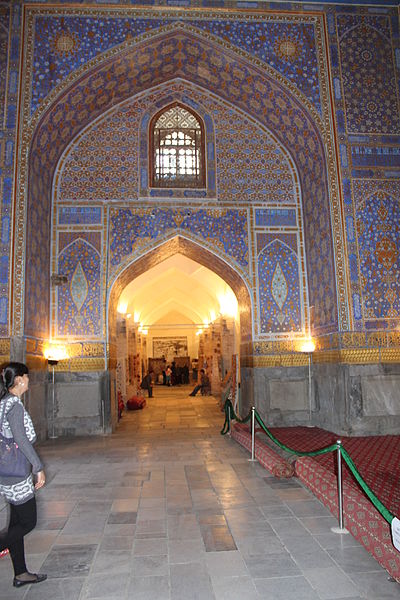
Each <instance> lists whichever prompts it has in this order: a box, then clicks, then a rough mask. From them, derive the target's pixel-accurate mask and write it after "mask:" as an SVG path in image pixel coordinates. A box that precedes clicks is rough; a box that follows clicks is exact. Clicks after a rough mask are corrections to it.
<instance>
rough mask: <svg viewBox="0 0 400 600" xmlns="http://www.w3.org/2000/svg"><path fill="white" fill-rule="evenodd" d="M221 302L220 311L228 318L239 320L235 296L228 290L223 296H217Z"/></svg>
mask: <svg viewBox="0 0 400 600" xmlns="http://www.w3.org/2000/svg"><path fill="white" fill-rule="evenodd" d="M217 298H218V302H219V311H220V313H221V315H224V316H226V317H233V318H234V319H236V318H237V313H238V303H237V299H236V296H235V294H234V293H233V292H232V290H231V289H229V288H227V289H225V291H224V292H223V293H222V294H218V296H217Z"/></svg>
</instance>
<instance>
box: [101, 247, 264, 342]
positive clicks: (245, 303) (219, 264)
mask: <svg viewBox="0 0 400 600" xmlns="http://www.w3.org/2000/svg"><path fill="white" fill-rule="evenodd" d="M175 254H183V255H184V256H186V257H187V258H190V259H192V260H193V261H195V262H197V263H198V264H201V265H203V266H204V267H206V268H207V269H210V270H211V271H213V272H214V273H216V274H217V275H219V276H220V277H221V278H222V279H223V280H224V281H225V282H226V283H227V284H228V285H229V286H230V287H231V288H232V290H233V292H234V293H235V296H236V298H237V301H238V306H239V315H240V333H241V343H243V342H249V341H251V340H252V337H253V335H252V312H253V311H252V305H251V294H250V292H249V289H248V287H247V284H246V282H245V280H244V279H243V278H242V277H241V276H240V275H239V273H238V272H237V271H236V270H235V269H234V268H233V267H232V266H231V265H229V264H228V263H227V262H225V261H224V260H222V258H220V257H219V256H217V255H216V254H214V253H213V252H211V251H210V250H208V249H207V248H204V246H201V245H200V244H198V243H196V242H194V241H192V240H190V239H188V238H186V237H184V236H182V235H173V236H172V237H171V238H170V239H168V240H166V241H165V242H163V243H162V244H161V245H158V246H156V247H154V248H152V249H150V250H148V251H147V252H146V253H145V254H143V255H142V256H140V257H139V258H137V259H134V260H132V262H131V263H130V264H129V265H128V266H126V268H125V269H124V270H123V271H122V272H120V273H119V274H118V275H117V276H116V277H115V279H114V281H113V282H112V285H111V287H110V290H109V294H108V299H107V316H108V331H107V335H108V336H109V340H110V339H112V337H113V335H114V332H115V326H116V321H115V313H116V307H117V301H118V298H119V296H120V295H121V292H122V291H123V289H124V288H125V287H126V286H127V285H128V284H129V283H130V282H131V281H133V280H134V279H136V277H138V276H139V275H141V274H142V273H145V272H146V271H148V270H149V269H151V268H152V267H155V266H156V265H158V264H160V263H161V262H162V261H164V260H166V259H167V258H169V257H171V256H174V255H175Z"/></svg>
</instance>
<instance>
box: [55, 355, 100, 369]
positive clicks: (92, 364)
mask: <svg viewBox="0 0 400 600" xmlns="http://www.w3.org/2000/svg"><path fill="white" fill-rule="evenodd" d="M105 368H106V366H105V361H104V358H72V359H68V360H61V361H60V362H59V363H58V365H57V366H56V367H55V370H56V371H77V372H82V371H104V370H105Z"/></svg>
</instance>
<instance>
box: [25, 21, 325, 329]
mask: <svg viewBox="0 0 400 600" xmlns="http://www.w3.org/2000/svg"><path fill="white" fill-rule="evenodd" d="M185 44H186V45H190V44H197V45H198V46H200V47H201V49H202V52H203V56H202V59H203V62H205V64H206V67H207V68H206V67H204V68H203V70H202V71H201V72H200V73H199V72H198V70H195V71H196V72H194V70H193V68H191V67H190V63H189V61H186V62H185V61H183V60H182V53H183V52H184V51H185ZM167 46H168V47H169V48H170V49H171V54H172V56H170V61H169V62H168V63H167V62H165V65H168V71H166V72H163V73H161V70H162V69H160V68H158V67H157V68H155V67H154V68H153V73H152V72H151V69H152V64H151V57H152V56H154V55H155V54H158V55H159V56H163V55H165V52H163V49H165V48H166V47H167ZM174 49H175V50H176V52H175V53H174V52H173V50H174ZM186 50H187V48H186ZM244 54H245V53H244V52H242V51H238V50H237V49H236V48H233V47H231V46H230V44H229V43H227V42H225V41H224V42H223V43H222V41H221V40H218V38H215V39H212V36H210V35H208V36H207V37H206V36H204V35H203V34H202V33H201V32H198V31H196V32H195V31H189V30H188V29H187V28H185V27H184V26H183V25H182V26H181V25H179V26H176V25H175V26H174V27H173V28H171V27H166V28H165V30H164V31H162V32H161V31H160V32H158V33H156V34H153V35H150V36H147V37H146V39H142V40H141V41H138V42H137V43H136V44H135V45H133V46H129V45H127V46H125V47H123V49H122V50H121V48H120V49H119V51H118V52H117V51H116V50H114V51H113V52H112V53H110V56H105V59H104V61H102V62H101V63H100V64H92V65H88V66H87V67H86V71H83V72H82V73H81V74H79V76H77V75H76V74H75V77H74V79H73V80H72V81H71V80H67V82H66V85H65V87H64V89H63V90H58V95H55V97H54V98H53V103H52V104H50V105H49V103H48V102H45V103H44V112H43V113H42V114H39V113H37V115H35V116H34V118H33V119H32V121H31V127H32V128H34V127H35V125H36V127H35V129H34V132H33V135H32V138H31V139H32V141H31V144H30V151H29V167H28V173H29V181H28V212H27V214H28V217H29V214H30V211H29V206H30V202H32V201H34V199H33V200H32V193H31V187H32V186H31V180H32V173H35V167H36V173H37V171H38V164H39V163H41V173H42V178H43V182H42V190H46V191H47V198H46V199H45V201H46V203H47V209H48V211H49V210H50V207H51V199H52V186H51V183H52V178H53V176H54V173H55V169H56V166H57V163H58V160H59V158H60V157H61V155H62V153H63V151H64V150H65V148H66V147H67V146H68V144H69V143H70V142H71V141H72V140H73V139H74V138H75V137H76V135H77V134H79V132H81V131H82V130H83V129H84V128H85V127H86V126H87V125H88V124H89V123H90V122H93V121H94V120H96V119H97V118H98V117H99V116H100V115H101V114H104V113H105V112H107V110H109V108H111V107H112V106H113V105H116V104H118V103H120V102H123V101H125V100H127V99H128V98H130V97H133V96H134V95H136V94H138V93H142V92H144V91H146V90H148V89H150V88H153V87H154V86H157V85H158V84H162V83H163V84H165V83H166V82H168V81H171V80H172V79H176V78H177V77H179V78H180V79H183V80H188V81H189V82H190V83H194V84H196V85H198V86H200V87H202V88H204V89H206V90H208V91H210V92H212V93H214V94H216V95H217V96H218V97H220V98H221V99H222V100H224V101H228V102H230V103H231V104H233V105H235V106H236V107H237V108H238V109H241V110H242V111H243V112H244V113H246V114H249V116H251V117H252V118H254V119H255V120H256V121H257V122H258V123H260V125H262V126H264V127H266V128H267V129H268V130H269V131H270V132H271V133H272V134H273V135H274V136H275V137H276V139H277V140H278V141H279V142H280V143H281V144H282V146H283V147H285V148H288V141H287V139H288V137H289V130H290V133H291V135H292V133H293V127H295V126H296V125H295V124H293V123H292V122H289V121H290V119H289V120H288V119H287V118H283V117H284V116H285V115H284V113H285V111H286V113H287V114H286V117H287V115H288V114H289V115H293V114H295V115H297V124H298V126H300V125H301V127H302V128H303V133H304V136H306V137H307V138H308V140H310V139H312V140H313V151H312V152H311V159H310V160H308V162H307V161H306V164H303V165H301V164H299V161H298V160H297V158H298V154H296V153H295V152H296V148H294V149H293V148H292V147H291V148H290V149H289V152H290V153H291V156H292V158H293V162H294V164H295V165H296V168H297V171H298V173H299V177H300V182H301V188H302V192H303V194H304V192H305V193H308V194H309V195H310V196H311V193H312V190H311V189H310V188H308V187H307V186H309V185H311V183H310V182H311V181H312V179H313V178H312V173H313V171H314V170H316V171H317V172H318V179H319V180H320V182H321V186H322V188H321V194H320V198H319V199H318V200H319V202H320V203H323V204H325V211H326V214H327V215H329V214H330V207H329V193H328V181H327V171H326V160H325V150H324V143H323V139H322V135H323V127H322V122H321V119H320V117H319V115H318V113H317V111H316V110H315V109H314V108H313V107H312V105H311V104H310V102H309V101H308V100H306V99H305V98H304V97H302V95H301V94H300V93H299V91H298V90H297V89H296V88H295V86H294V85H293V84H291V83H290V82H288V81H286V80H285V79H284V77H282V76H281V75H279V74H278V73H277V72H275V71H274V70H273V69H272V68H271V67H269V66H268V65H265V64H256V62H257V61H255V60H254V59H252V58H251V57H248V56H244ZM215 56H217V57H218V59H219V60H220V61H222V65H223V67H224V69H223V70H224V73H227V74H228V75H229V74H230V75H231V77H232V82H234V77H233V70H234V69H235V68H236V69H237V68H239V70H240V69H242V70H243V72H244V73H247V75H246V77H247V78H249V81H250V82H251V84H254V85H255V86H257V89H258V90H259V89H261V88H262V90H263V93H264V96H265V97H266V98H268V97H269V98H275V95H276V97H277V98H279V102H280V110H279V111H276V110H274V109H273V106H272V104H271V103H269V106H270V110H268V109H267V108H266V107H265V106H264V108H263V109H262V99H261V101H259V100H258V99H256V100H257V102H256V108H255V107H254V106H253V104H251V103H250V102H249V100H250V99H251V100H254V97H253V96H251V97H247V98H244V97H243V94H242V93H241V92H240V90H239V91H238V93H237V95H236V97H234V96H233V95H232V89H231V88H230V90H228V89H225V88H224V87H222V86H221V85H220V83H221V82H220V80H217V81H216V82H215V81H214V82H213V80H212V75H211V73H212V72H213V71H212V70H213V69H214V70H215V65H213V64H212V60H213V57H215ZM139 57H141V58H146V57H147V63H148V64H147V65H146V70H144V63H143V60H142V61H140V60H138V59H139ZM208 69H210V70H208ZM144 75H145V76H144ZM214 79H218V78H217V76H215V77H214ZM249 85H250V84H249ZM48 100H49V101H51V98H50V97H49V99H48ZM267 104H268V101H267ZM31 131H32V129H31ZM55 131H56V133H57V135H55ZM39 157H41V158H39ZM43 161H44V164H43ZM305 170H307V174H308V179H307V177H306V174H305ZM307 182H308V183H307ZM303 194H302V195H303ZM303 215H304V220H305V229H306V230H307V221H310V222H311V220H312V218H313V215H312V211H311V212H310V214H307V213H306V212H305V211H304V205H303ZM328 221H329V224H328ZM49 225H50V223H49ZM314 225H317V226H319V227H320V228H321V227H322V226H321V220H317V221H316V223H315V224H314ZM33 229H34V228H32V227H30V226H29V221H28V223H27V247H28V248H29V236H30V235H38V234H37V232H36V233H35V232H32V230H33ZM321 234H322V235H323V236H325V237H326V236H328V239H330V240H331V243H330V251H329V259H328V262H329V267H330V268H329V269H328V270H329V275H328V277H327V281H326V284H327V287H328V288H329V287H330V290H329V291H330V293H331V294H332V296H334V298H335V302H334V305H335V307H336V288H335V283H334V281H335V269H334V259H333V247H332V232H331V230H330V220H329V219H328V218H326V219H325V231H322V229H321ZM305 237H306V243H307V240H308V238H309V237H310V238H311V236H308V235H307V231H306V236H305ZM307 256H308V252H307ZM329 282H330V283H329ZM332 282H333V283H332ZM27 283H28V284H29V282H28V281H27ZM335 318H336V320H337V310H336V317H335Z"/></svg>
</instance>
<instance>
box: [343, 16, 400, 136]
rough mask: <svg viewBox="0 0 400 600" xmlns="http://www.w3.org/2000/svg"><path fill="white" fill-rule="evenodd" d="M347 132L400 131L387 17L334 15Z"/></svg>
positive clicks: (390, 34) (390, 37)
mask: <svg viewBox="0 0 400 600" xmlns="http://www.w3.org/2000/svg"><path fill="white" fill-rule="evenodd" d="M337 24H338V35H339V40H340V47H339V49H340V60H341V70H342V74H343V80H342V83H343V89H344V96H345V103H346V124H347V131H348V132H349V133H386V134H388V133H390V134H395V133H399V132H400V117H399V104H398V92H397V91H396V74H395V63H394V56H393V54H392V46H393V42H392V30H391V20H390V18H389V17H388V16H386V15H384V16H377V15H370V16H366V15H364V16H363V17H362V18H361V19H360V17H359V16H358V15H343V14H340V15H338V16H337Z"/></svg>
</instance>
